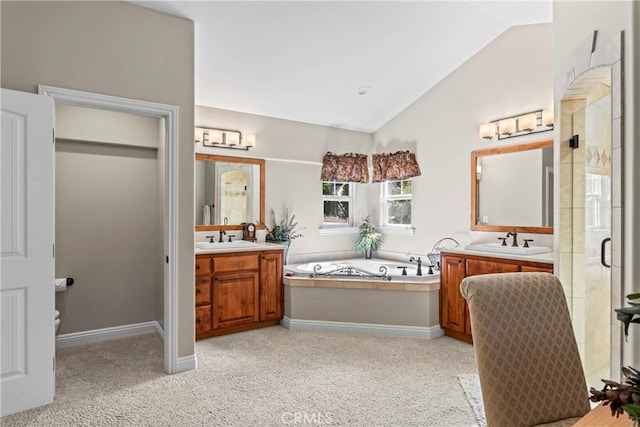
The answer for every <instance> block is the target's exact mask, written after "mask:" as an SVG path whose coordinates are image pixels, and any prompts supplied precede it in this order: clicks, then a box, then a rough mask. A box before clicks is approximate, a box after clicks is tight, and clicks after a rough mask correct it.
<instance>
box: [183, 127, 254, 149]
mask: <svg viewBox="0 0 640 427" xmlns="http://www.w3.org/2000/svg"><path fill="white" fill-rule="evenodd" d="M195 142H196V144H197V143H202V145H203V146H204V147H218V148H233V149H235V150H249V149H250V148H253V147H255V146H256V136H255V135H245V136H242V132H240V131H239V130H231V129H216V128H207V127H202V126H197V127H196V129H195Z"/></svg>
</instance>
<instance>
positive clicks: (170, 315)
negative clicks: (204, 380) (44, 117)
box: [38, 85, 179, 374]
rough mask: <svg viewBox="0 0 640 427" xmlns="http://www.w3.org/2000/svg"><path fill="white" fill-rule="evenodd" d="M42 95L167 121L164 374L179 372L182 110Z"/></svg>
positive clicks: (53, 91) (59, 91) (54, 92)
mask: <svg viewBox="0 0 640 427" xmlns="http://www.w3.org/2000/svg"><path fill="white" fill-rule="evenodd" d="M38 93H39V94H40V95H45V96H50V97H52V98H53V100H54V102H56V103H61V104H71V105H76V106H79V107H85V108H98V109H103V110H110V111H118V112H122V113H130V114H140V115H144V116H149V117H158V118H162V119H164V123H165V193H164V213H165V223H164V239H165V240H164V249H165V256H166V259H167V261H166V263H165V264H164V266H165V267H164V334H165V340H164V370H165V372H166V373H168V374H173V373H175V372H179V371H178V337H177V329H178V327H177V323H178V313H177V301H178V291H177V286H178V285H177V284H178V280H177V271H178V269H177V258H178V257H177V255H178V250H177V238H178V235H177V224H178V208H177V205H178V203H177V201H178V107H177V106H175V105H167V104H159V103H156V102H148V101H141V100H137V99H129V98H120V97H116V96H111V95H103V94H97V93H91V92H82V91H78V90H72V89H64V88H57V87H52V86H45V85H39V86H38Z"/></svg>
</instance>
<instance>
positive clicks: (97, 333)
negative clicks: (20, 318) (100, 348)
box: [56, 320, 164, 348]
mask: <svg viewBox="0 0 640 427" xmlns="http://www.w3.org/2000/svg"><path fill="white" fill-rule="evenodd" d="M149 333H155V334H157V335H158V336H159V337H160V338H161V339H162V340H164V331H163V330H162V327H161V326H160V324H159V323H158V322H156V321H155V320H153V321H151V322H142V323H134V324H131V325H122V326H114V327H111V328H102V329H92V330H89V331H82V332H73V333H70V334H62V335H58V336H56V348H65V347H75V346H77V345H82V344H90V343H96V342H101V341H107V340H111V339H114V338H123V337H129V336H133V335H142V334H149Z"/></svg>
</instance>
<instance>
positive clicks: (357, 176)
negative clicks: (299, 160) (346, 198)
mask: <svg viewBox="0 0 640 427" xmlns="http://www.w3.org/2000/svg"><path fill="white" fill-rule="evenodd" d="M320 179H322V180H323V181H339V182H360V183H367V182H369V170H368V168H367V155H366V154H356V153H346V154H335V153H332V152H331V151H327V153H326V154H325V155H324V157H323V158H322V172H321V174H320Z"/></svg>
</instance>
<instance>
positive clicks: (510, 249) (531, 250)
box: [465, 243, 551, 255]
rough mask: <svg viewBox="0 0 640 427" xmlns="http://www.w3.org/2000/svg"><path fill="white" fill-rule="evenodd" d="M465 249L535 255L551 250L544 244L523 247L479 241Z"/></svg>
mask: <svg viewBox="0 0 640 427" xmlns="http://www.w3.org/2000/svg"><path fill="white" fill-rule="evenodd" d="M465 249H468V250H470V251H479V252H494V253H499V254H511V255H537V254H546V253H548V252H551V248H547V247H544V246H529V247H528V248H525V247H524V246H502V245H501V244H499V243H479V244H475V245H469V246H467V247H466V248H465Z"/></svg>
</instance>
